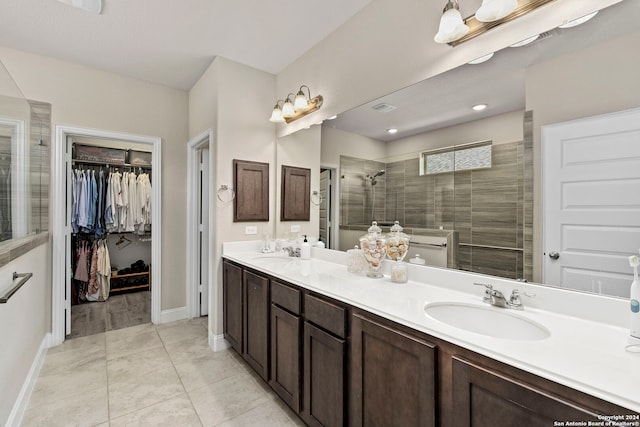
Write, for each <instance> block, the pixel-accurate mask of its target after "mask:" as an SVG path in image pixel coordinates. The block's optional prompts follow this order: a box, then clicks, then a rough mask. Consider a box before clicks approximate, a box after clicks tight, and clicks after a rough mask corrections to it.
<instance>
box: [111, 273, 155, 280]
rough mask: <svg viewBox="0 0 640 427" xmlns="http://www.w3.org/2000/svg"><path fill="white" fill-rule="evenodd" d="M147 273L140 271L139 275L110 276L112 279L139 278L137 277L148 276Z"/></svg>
mask: <svg viewBox="0 0 640 427" xmlns="http://www.w3.org/2000/svg"><path fill="white" fill-rule="evenodd" d="M148 275H149V272H148V271H141V272H140V273H130V274H112V275H111V278H112V279H124V278H126V277H139V276H148Z"/></svg>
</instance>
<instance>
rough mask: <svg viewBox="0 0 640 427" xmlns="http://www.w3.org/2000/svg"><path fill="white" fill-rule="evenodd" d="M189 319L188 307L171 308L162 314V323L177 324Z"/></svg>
mask: <svg viewBox="0 0 640 427" xmlns="http://www.w3.org/2000/svg"><path fill="white" fill-rule="evenodd" d="M186 318H188V316H187V307H178V308H171V309H169V310H162V311H161V312H160V323H169V322H175V321H176V320H183V319H186Z"/></svg>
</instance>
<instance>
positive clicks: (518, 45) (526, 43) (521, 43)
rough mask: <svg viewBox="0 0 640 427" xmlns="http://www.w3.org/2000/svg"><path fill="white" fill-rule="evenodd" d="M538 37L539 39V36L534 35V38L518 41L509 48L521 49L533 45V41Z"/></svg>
mask: <svg viewBox="0 0 640 427" xmlns="http://www.w3.org/2000/svg"><path fill="white" fill-rule="evenodd" d="M538 37H540V34H536V35H534V36H531V37H527V38H526V39H524V40H520V41H519V42H518V43H514V44H512V45H511V46H509V47H522V46H526V45H528V44H530V43H533V42H534V41H536V40H538Z"/></svg>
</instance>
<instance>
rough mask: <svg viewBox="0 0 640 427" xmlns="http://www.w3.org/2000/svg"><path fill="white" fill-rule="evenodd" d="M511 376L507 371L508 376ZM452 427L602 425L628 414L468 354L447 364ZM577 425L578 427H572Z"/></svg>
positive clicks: (575, 392)
mask: <svg viewBox="0 0 640 427" xmlns="http://www.w3.org/2000/svg"><path fill="white" fill-rule="evenodd" d="M510 371H512V372H510ZM447 412H448V413H449V414H450V416H451V418H450V423H449V425H451V426H495V425H499V426H505V427H508V426H514V427H515V426H521V425H522V423H523V420H526V425H527V426H533V427H536V426H540V427H543V426H545V427H547V426H552V425H554V422H556V421H557V422H567V421H574V422H581V421H582V422H585V423H588V422H589V421H602V420H599V419H598V414H600V415H623V414H631V411H629V410H626V409H624V408H621V407H619V406H616V405H613V404H611V403H608V402H605V401H602V400H600V399H596V398H594V397H593V396H589V395H586V394H584V393H580V392H578V391H576V390H572V389H570V388H567V387H563V386H561V385H559V384H556V383H553V382H551V381H548V380H545V379H543V378H540V377H537V376H535V375H532V374H529V373H527V372H523V371H518V370H516V369H515V368H511V367H509V366H506V365H501V366H500V364H498V362H495V361H493V360H492V359H488V358H483V357H481V356H479V355H473V358H472V359H471V358H469V357H466V356H453V358H452V359H451V402H450V411H447ZM575 425H580V424H575ZM584 425H586V424H584Z"/></svg>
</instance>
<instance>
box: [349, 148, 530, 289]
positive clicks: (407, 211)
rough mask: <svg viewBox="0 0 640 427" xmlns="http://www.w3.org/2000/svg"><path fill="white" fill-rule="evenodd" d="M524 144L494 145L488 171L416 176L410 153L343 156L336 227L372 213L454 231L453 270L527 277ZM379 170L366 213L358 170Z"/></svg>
mask: <svg viewBox="0 0 640 427" xmlns="http://www.w3.org/2000/svg"><path fill="white" fill-rule="evenodd" d="M524 147H525V144H524V142H522V141H520V142H514V143H508V144H498V145H494V146H493V164H492V167H491V168H489V169H475V170H470V171H458V172H450V173H442V174H434V175H423V176H420V175H419V162H418V158H414V159H410V160H404V161H397V162H391V163H382V162H374V161H367V160H363V159H357V158H353V157H345V156H343V157H341V161H340V167H341V173H342V180H341V185H342V191H341V196H340V206H341V208H340V210H341V212H340V224H341V225H361V224H370V223H371V220H372V218H373V219H375V220H378V221H381V220H382V221H400V223H401V224H402V225H403V226H406V227H412V228H432V229H433V228H436V229H437V228H439V227H442V228H444V229H448V230H457V231H458V232H459V238H460V247H459V253H458V256H459V268H461V269H463V270H468V271H474V272H478V273H485V274H491V275H497V276H502V277H510V278H527V279H529V280H530V279H531V275H532V270H531V269H530V268H527V269H525V265H526V264H527V263H528V265H531V260H530V259H529V260H528V261H527V260H526V259H525V258H527V257H529V258H530V256H531V251H530V249H529V250H528V251H527V255H526V256H525V236H526V231H527V230H528V231H529V233H531V222H529V223H528V224H525V219H526V218H530V217H531V215H530V212H529V215H526V214H527V212H525V211H526V210H527V209H525V206H526V205H527V204H526V203H525V201H528V200H532V198H533V197H532V186H530V185H527V184H528V183H526V182H525V173H526V171H525V150H524ZM380 169H385V170H386V173H385V175H383V176H381V177H378V178H377V181H378V183H377V184H376V185H375V207H374V208H373V217H372V212H371V199H372V197H373V195H372V191H371V183H370V180H369V179H367V178H366V175H367V174H369V175H371V174H372V173H375V172H376V171H378V170H380ZM525 193H527V195H525ZM528 193H531V194H530V195H529V194H528ZM531 208H532V205H529V209H531ZM528 221H532V218H530V219H529V220H528Z"/></svg>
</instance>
